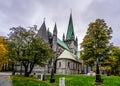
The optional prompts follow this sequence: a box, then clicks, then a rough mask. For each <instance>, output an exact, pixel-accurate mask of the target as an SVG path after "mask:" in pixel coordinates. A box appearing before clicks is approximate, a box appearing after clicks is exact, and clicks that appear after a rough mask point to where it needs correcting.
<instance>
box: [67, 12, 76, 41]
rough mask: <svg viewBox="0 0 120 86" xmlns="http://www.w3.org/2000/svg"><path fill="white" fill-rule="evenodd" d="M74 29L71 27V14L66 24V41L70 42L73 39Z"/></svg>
mask: <svg viewBox="0 0 120 86" xmlns="http://www.w3.org/2000/svg"><path fill="white" fill-rule="evenodd" d="M74 37H75V36H74V27H73V20H72V12H71V13H70V18H69V24H68V30H67V35H66V40H70V39H72V38H74Z"/></svg>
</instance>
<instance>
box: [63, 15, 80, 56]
mask: <svg viewBox="0 0 120 86" xmlns="http://www.w3.org/2000/svg"><path fill="white" fill-rule="evenodd" d="M64 42H65V43H66V44H67V45H68V47H69V48H70V51H71V52H72V53H73V54H76V52H77V47H78V43H77V40H76V39H75V34H74V27H73V20H72V13H70V18H69V24H68V29H67V34H66V40H65V41H64Z"/></svg>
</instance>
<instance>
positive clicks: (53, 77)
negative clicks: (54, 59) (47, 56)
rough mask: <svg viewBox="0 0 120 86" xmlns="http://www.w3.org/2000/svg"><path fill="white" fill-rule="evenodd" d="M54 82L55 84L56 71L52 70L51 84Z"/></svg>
mask: <svg viewBox="0 0 120 86" xmlns="http://www.w3.org/2000/svg"><path fill="white" fill-rule="evenodd" d="M54 82H55V76H54V69H53V68H52V70H51V77H50V83H54Z"/></svg>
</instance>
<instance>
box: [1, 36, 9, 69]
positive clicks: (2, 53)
mask: <svg viewBox="0 0 120 86" xmlns="http://www.w3.org/2000/svg"><path fill="white" fill-rule="evenodd" d="M6 52H7V49H6V48H5V44H4V38H3V37H2V36H0V70H1V69H2V65H3V64H5V63H7V62H8V58H7V57H6Z"/></svg>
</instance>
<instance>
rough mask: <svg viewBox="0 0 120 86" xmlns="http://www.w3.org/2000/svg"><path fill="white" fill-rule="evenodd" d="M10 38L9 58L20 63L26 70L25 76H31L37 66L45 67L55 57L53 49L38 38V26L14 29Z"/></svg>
mask: <svg viewBox="0 0 120 86" xmlns="http://www.w3.org/2000/svg"><path fill="white" fill-rule="evenodd" d="M10 30H11V32H10V34H9V38H8V51H9V54H8V55H9V56H10V57H11V59H13V60H14V61H18V62H20V63H21V64H22V65H23V66H24V69H25V76H29V74H30V73H31V72H32V70H33V68H34V66H35V64H38V65H45V64H46V62H47V60H48V59H49V58H52V57H53V53H52V49H51V48H49V46H48V44H46V43H44V42H43V41H42V40H41V39H40V38H38V37H37V36H36V32H37V29H36V26H34V27H29V29H25V28H23V27H13V28H11V29H10Z"/></svg>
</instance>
